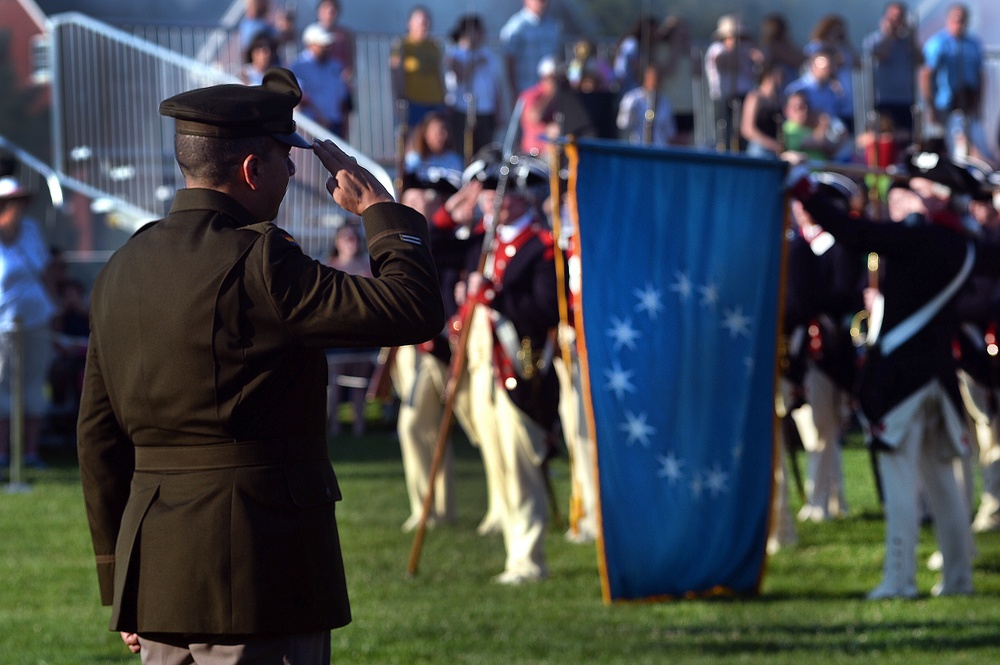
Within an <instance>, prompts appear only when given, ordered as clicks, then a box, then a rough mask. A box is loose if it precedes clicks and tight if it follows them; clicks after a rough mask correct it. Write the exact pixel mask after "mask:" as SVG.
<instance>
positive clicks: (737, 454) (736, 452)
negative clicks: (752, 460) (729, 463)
mask: <svg viewBox="0 0 1000 665" xmlns="http://www.w3.org/2000/svg"><path fill="white" fill-rule="evenodd" d="M742 458H743V442H742V441H737V442H736V445H735V446H733V461H734V462H739V461H740V459H742Z"/></svg>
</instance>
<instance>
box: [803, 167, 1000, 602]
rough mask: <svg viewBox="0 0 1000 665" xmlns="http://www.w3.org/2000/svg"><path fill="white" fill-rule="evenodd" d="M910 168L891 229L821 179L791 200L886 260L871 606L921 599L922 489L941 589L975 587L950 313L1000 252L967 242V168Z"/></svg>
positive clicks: (873, 344) (875, 315)
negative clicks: (960, 213)
mask: <svg viewBox="0 0 1000 665" xmlns="http://www.w3.org/2000/svg"><path fill="white" fill-rule="evenodd" d="M910 172H911V175H913V176H914V177H912V178H911V179H910V180H909V183H908V187H907V188H903V187H896V188H893V189H891V190H890V192H889V197H888V201H889V212H890V217H891V218H892V219H893V220H896V221H897V223H891V224H887V223H877V222H872V221H869V220H864V219H852V218H851V217H850V216H848V215H847V214H846V213H844V212H843V211H842V210H840V209H838V208H837V207H836V206H831V205H829V202H828V201H829V197H828V195H826V194H825V193H824V192H823V191H822V188H820V187H817V185H816V181H815V180H814V179H812V178H809V177H806V178H801V179H797V181H796V184H795V185H794V186H793V187H792V194H793V196H795V197H796V198H799V200H801V201H802V202H803V205H804V206H805V208H806V210H807V211H808V212H809V213H810V214H811V215H812V216H813V218H814V219H815V220H816V221H817V222H819V223H820V224H821V225H822V226H823V228H824V229H826V230H827V231H829V232H830V233H832V234H833V235H834V236H835V237H836V238H837V239H838V241H840V242H843V243H846V244H849V245H851V246H854V247H856V248H857V249H859V250H861V251H876V252H878V253H879V255H880V256H881V257H884V261H880V263H882V265H883V269H884V272H883V274H882V275H881V276H880V284H879V289H880V293H879V294H878V296H877V297H875V298H873V299H872V302H871V305H870V307H869V310H870V312H871V323H870V325H869V334H868V344H869V347H868V357H867V361H866V363H865V368H864V373H863V376H862V380H861V384H860V392H859V399H860V404H861V412H862V415H863V416H864V420H865V431H866V435H867V437H868V440H869V442H870V444H871V445H873V446H876V447H878V449H879V450H881V451H882V452H881V454H880V455H879V470H880V473H881V476H882V480H883V489H884V494H885V521H886V525H885V532H886V551H885V560H884V564H883V572H882V581H881V583H880V584H879V585H878V586H877V587H876V588H875V589H873V590H872V591H871V592H870V593H869V594H868V598H869V599H883V598H914V597H916V595H917V587H916V546H917V539H918V535H919V514H918V510H917V504H918V500H917V491H918V487H919V486H920V485H921V484H922V486H923V488H924V489H925V490H926V494H927V499H928V502H929V504H930V509H931V513H932V515H933V518H934V530H935V535H936V537H937V541H938V546H939V548H940V550H941V553H942V559H943V563H942V580H941V582H939V583H938V584H936V585H935V587H934V589H932V594H933V595H968V594H971V593H972V592H973V581H972V532H971V529H970V527H969V506H968V502H967V501H966V498H965V496H963V493H962V491H961V490H960V488H959V485H958V482H957V480H956V476H955V473H954V469H953V466H952V460H953V459H954V458H956V457H960V456H962V455H967V454H968V444H969V442H968V432H967V430H966V420H965V418H964V415H963V413H962V411H961V409H962V404H961V398H960V396H959V390H958V380H957V378H956V367H955V360H954V357H953V355H952V335H951V333H952V322H953V313H952V312H950V311H949V310H948V306H949V305H950V303H951V301H952V300H953V298H954V297H955V293H956V292H957V291H958V289H959V288H960V287H961V285H962V284H963V283H964V282H965V280H966V279H968V277H969V275H970V274H972V273H973V272H974V271H975V272H977V273H978V272H982V273H987V274H997V273H998V272H1000V246H997V245H991V244H988V243H982V242H977V241H975V240H973V239H970V238H968V237H967V236H966V234H965V233H963V232H962V230H961V229H960V226H959V224H958V217H957V215H956V214H955V212H954V211H953V210H952V209H951V208H950V207H949V202H950V197H951V195H952V194H960V193H964V192H967V191H969V189H970V188H971V187H973V185H972V184H970V180H971V176H970V175H969V174H968V172H967V171H965V169H962V168H960V167H959V166H957V165H955V164H954V163H952V162H950V161H949V160H948V159H947V158H945V157H943V156H940V155H937V154H932V153H918V154H916V155H914V156H913V157H912V158H911V160H910ZM797 175H798V174H796V176H797ZM793 180H795V178H794V177H793ZM918 481H919V482H918Z"/></svg>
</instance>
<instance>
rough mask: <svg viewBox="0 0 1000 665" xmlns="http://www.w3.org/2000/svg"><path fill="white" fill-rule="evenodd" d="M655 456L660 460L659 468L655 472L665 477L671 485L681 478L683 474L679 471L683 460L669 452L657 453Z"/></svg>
mask: <svg viewBox="0 0 1000 665" xmlns="http://www.w3.org/2000/svg"><path fill="white" fill-rule="evenodd" d="M656 458H657V459H658V460H660V470H659V471H657V472H656V475H658V476H659V477H661V478H666V479H667V481H668V482H669V483H670V484H671V485H673V484H675V483H676V482H677V481H679V480H680V479H681V478H683V477H684V474H683V473H682V472H681V467H682V466H684V462H683V461H681V460H679V459H677V455H676V454H675V453H673V452H671V453H670V454H669V455H666V456H664V455H657V456H656Z"/></svg>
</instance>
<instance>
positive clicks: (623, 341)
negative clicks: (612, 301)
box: [607, 316, 642, 351]
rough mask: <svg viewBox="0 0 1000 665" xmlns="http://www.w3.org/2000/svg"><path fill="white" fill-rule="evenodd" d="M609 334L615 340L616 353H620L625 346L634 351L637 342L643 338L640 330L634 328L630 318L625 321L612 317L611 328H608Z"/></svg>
mask: <svg viewBox="0 0 1000 665" xmlns="http://www.w3.org/2000/svg"><path fill="white" fill-rule="evenodd" d="M607 333H608V336H609V337H611V338H612V339H613V340H615V351H620V350H621V348H622V347H623V346H624V347H628V349H629V350H630V351H634V350H635V340H637V339H638V338H639V337H641V336H642V334H641V333H640V332H639V331H638V330H636V329H635V328H633V327H632V318H631V317H628V316H626V317H625V318H624V319H619V318H618V317H616V316H612V317H611V327H610V328H608V330H607Z"/></svg>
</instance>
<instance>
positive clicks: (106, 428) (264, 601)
mask: <svg viewBox="0 0 1000 665" xmlns="http://www.w3.org/2000/svg"><path fill="white" fill-rule="evenodd" d="M300 98H301V90H300V89H299V86H298V83H297V81H296V80H295V77H294V75H292V73H291V72H289V71H288V70H284V69H272V70H270V71H268V72H267V73H266V74H265V76H264V80H263V84H262V85H260V86H242V85H219V86H212V87H209V88H202V89H198V90H192V91H189V92H185V93H181V94H179V95H176V96H174V97H171V98H169V99H166V100H164V101H163V102H162V103H161V105H160V113H161V114H163V115H165V116H169V117H172V118H175V131H176V136H175V151H176V157H177V162H178V164H179V165H180V168H181V172H182V174H183V175H184V179H185V185H186V188H185V189H182V190H180V191H179V192H177V194H176V196H175V198H174V201H173V205H172V206H171V209H170V212H169V213H168V214H167V216H166V217H165V218H163V219H161V220H159V221H157V222H154V223H152V224H149V225H147V226H145V227H144V228H142V229H141V230H140V231H139V232H137V233H136V235H135V236H133V237H132V238H131V239H130V240H129V241H128V242H127V243H126V244H125V245H124V246H123V247H122V248H121V249H119V250H118V251H117V252H116V253H115V254H114V256H112V257H111V259H110V260H109V262H108V264H107V266H106V267H105V268H104V269H103V270H102V272H101V274H100V275H99V276H98V278H97V280H96V283H95V285H94V289H93V296H92V301H91V306H92V309H91V331H92V332H91V336H90V344H89V347H88V356H87V367H86V376H85V379H84V387H83V398H82V403H81V407H80V419H79V426H78V439H79V459H80V470H81V479H82V484H83V493H84V499H85V501H86V506H87V515H88V518H89V521H90V529H91V534H92V539H93V546H94V553H95V555H96V558H97V569H98V581H99V585H100V591H101V600H102V602H103V603H104V604H109V605H113V611H112V615H111V626H110V627H111V629H112V630H117V631H121V632H122V638H123V640H124V641H125V642H126V644H127V645H128V646H129V648H130V650H132V651H133V652H135V651H139V650H140V648H141V650H142V651H143V652H144V655H143V662H162V663H168V662H170V663H180V662H208V661H207V660H206V659H208V658H211V659H212V660H211V662H213V663H237V662H238V663H264V662H267V663H275V662H285V663H292V664H295V665H298V664H301V663H308V664H312V665H319V664H320V663H323V664H324V665H325V664H327V663H329V662H330V630H331V629H332V628H336V627H339V626H342V625H344V624H346V623H348V622H349V621H350V619H351V614H350V606H349V602H348V596H347V588H346V581H345V577H344V567H343V561H342V557H341V552H340V542H339V537H338V534H337V526H336V520H335V514H334V506H335V502H336V501H339V500H340V498H341V493H340V489H339V487H338V485H337V480H336V477H335V476H334V472H333V468H332V467H331V465H330V461H329V456H328V451H327V442H326V384H327V364H326V356H325V353H324V349H325V348H328V347H336V346H380V345H399V344H415V343H420V342H422V341H424V340H426V339H428V338H430V337H431V336H433V335H434V334H436V333H437V332H438V331H439V330H440V329H441V327H442V326H443V325H444V312H443V306H442V303H441V297H440V295H439V294H438V284H437V278H436V275H435V271H434V264H433V260H432V258H431V254H430V250H429V247H428V242H427V224H426V222H425V221H424V219H423V218H422V217H421V216H420V215H418V214H417V213H415V212H414V211H412V210H411V209H409V208H406V207H404V206H401V205H398V204H396V203H393V202H392V198H391V197H390V195H389V194H388V192H386V190H385V189H384V188H383V187H382V186H381V185H380V184H378V181H377V180H376V179H375V178H374V176H372V174H371V173H369V172H368V171H366V170H365V169H363V168H361V167H360V166H358V165H357V162H356V161H355V160H354V159H352V158H349V157H348V156H347V155H346V154H345V153H344V152H343V151H341V150H340V149H339V148H338V147H337V146H336V145H335V144H333V143H332V142H329V141H317V142H316V143H314V144H312V145H311V146H310V144H309V143H307V142H306V141H305V140H304V139H303V138H302V137H301V136H299V135H298V134H296V133H295V123H294V122H293V120H292V109H293V108H294V107H295V105H296V104H297V103H298V102H299V100H300ZM292 147H298V148H306V149H308V148H311V149H312V150H313V152H314V153H315V154H316V156H317V157H319V159H320V161H321V162H322V163H323V165H324V166H325V167H326V168H327V170H328V171H329V172H330V178H329V179H328V180H327V183H326V188H327V189H328V190H329V192H330V193H331V194H332V196H333V199H334V200H335V201H336V202H337V203H338V204H340V205H341V206H342V207H343V208H344V209H346V210H348V211H349V212H353V213H355V214H358V215H361V216H362V221H363V223H364V226H365V236H366V238H367V239H368V247H369V252H370V255H371V257H372V265H373V271H374V273H375V276H374V278H372V279H366V278H361V277H355V276H351V275H347V274H346V273H343V272H340V271H338V270H336V269H334V268H330V267H327V266H324V265H322V264H321V263H320V262H318V261H315V260H313V259H312V258H310V257H308V256H306V255H305V254H303V253H302V251H301V249H300V248H299V246H298V245H297V244H296V242H295V241H294V240H293V239H292V238H291V237H290V236H289V235H288V234H287V233H286V232H284V231H283V230H281V229H280V228H278V227H276V226H275V225H274V224H273V223H272V222H271V221H270V220H273V219H274V218H275V216H276V215H277V213H278V209H279V206H280V204H281V202H282V199H283V198H284V195H285V191H286V188H287V186H288V182H289V179H290V178H291V177H292V176H293V175H294V174H295V166H294V163H293V162H292V159H291V157H290V154H289V153H290V150H291V148H292Z"/></svg>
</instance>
